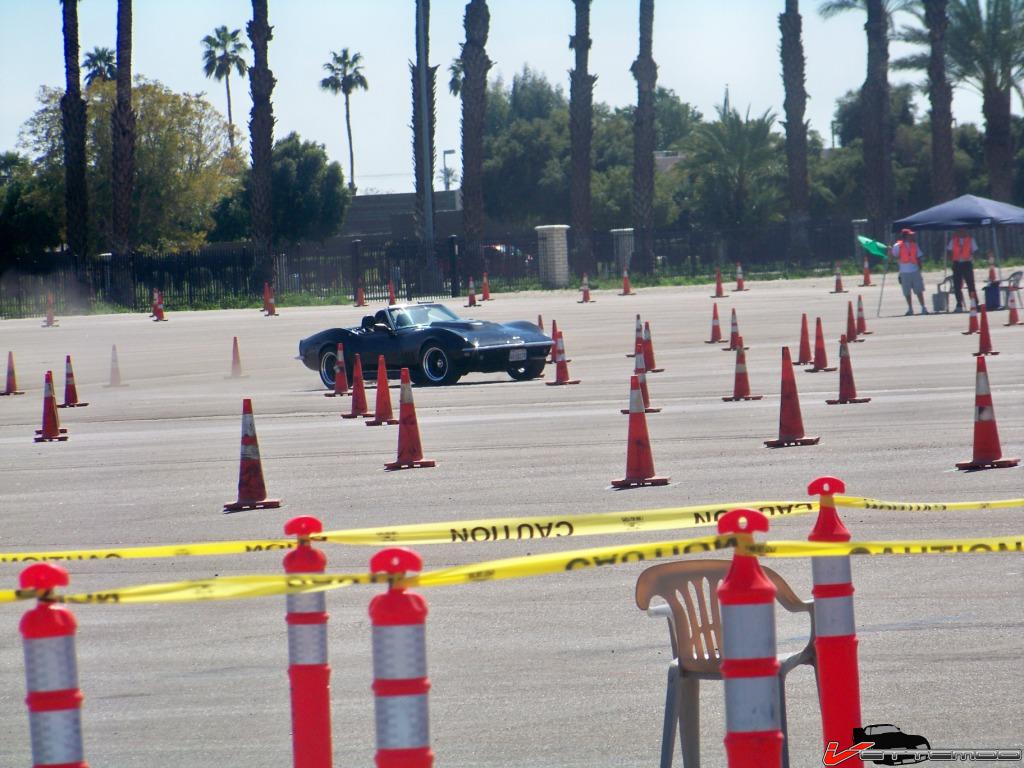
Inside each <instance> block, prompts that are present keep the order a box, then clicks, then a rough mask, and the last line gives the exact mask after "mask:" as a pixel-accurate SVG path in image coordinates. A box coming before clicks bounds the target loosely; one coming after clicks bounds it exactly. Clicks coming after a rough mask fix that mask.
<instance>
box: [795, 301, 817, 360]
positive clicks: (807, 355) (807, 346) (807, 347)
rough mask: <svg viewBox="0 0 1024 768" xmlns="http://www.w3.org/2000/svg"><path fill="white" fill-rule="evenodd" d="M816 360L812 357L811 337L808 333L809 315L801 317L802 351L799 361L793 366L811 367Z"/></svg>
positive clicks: (804, 314) (798, 357) (799, 354)
mask: <svg viewBox="0 0 1024 768" xmlns="http://www.w3.org/2000/svg"><path fill="white" fill-rule="evenodd" d="M813 362H814V360H813V358H812V357H811V337H810V335H809V334H808V333H807V313H806V312H804V313H803V315H802V316H801V317H800V351H799V353H798V355H797V360H796V362H795V363H793V365H810V364H811V363H813Z"/></svg>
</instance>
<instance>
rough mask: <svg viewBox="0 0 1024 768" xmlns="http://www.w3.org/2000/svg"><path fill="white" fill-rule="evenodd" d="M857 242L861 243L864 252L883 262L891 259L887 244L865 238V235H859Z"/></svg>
mask: <svg viewBox="0 0 1024 768" xmlns="http://www.w3.org/2000/svg"><path fill="white" fill-rule="evenodd" d="M857 240H858V242H860V244H861V246H862V247H863V248H864V250H865V251H867V252H868V253H870V254H871V255H872V256H877V257H878V258H880V259H882V260H883V261H887V260H888V259H889V246H887V245H886V244H885V243H880V242H878V241H877V240H872V239H871V238H870V237H864V235H857Z"/></svg>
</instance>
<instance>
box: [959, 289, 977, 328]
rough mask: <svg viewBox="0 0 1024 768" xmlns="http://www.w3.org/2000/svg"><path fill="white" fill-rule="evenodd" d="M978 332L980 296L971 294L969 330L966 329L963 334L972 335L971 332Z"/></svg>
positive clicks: (968, 319) (968, 318)
mask: <svg viewBox="0 0 1024 768" xmlns="http://www.w3.org/2000/svg"><path fill="white" fill-rule="evenodd" d="M978 332H979V327H978V297H977V296H971V312H970V314H969V315H968V316H967V330H966V331H964V332H963V333H962V334H961V336H970V335H971V334H973V333H978Z"/></svg>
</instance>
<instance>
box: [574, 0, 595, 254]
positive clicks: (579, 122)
mask: <svg viewBox="0 0 1024 768" xmlns="http://www.w3.org/2000/svg"><path fill="white" fill-rule="evenodd" d="M590 2H591V0H573V4H574V5H575V6H576V31H575V34H574V35H573V36H572V37H571V38H570V40H569V47H570V48H572V49H573V50H574V51H575V53H576V66H575V68H573V69H572V70H571V71H570V72H569V142H570V144H571V166H572V171H571V173H572V177H571V180H570V187H569V209H570V216H569V224H570V225H571V226H572V232H573V254H572V255H573V264H572V265H571V266H572V269H573V270H574V271H575V272H576V273H577V274H578V273H580V272H590V273H593V272H594V271H595V269H594V267H595V265H596V261H595V259H594V248H593V242H592V234H593V233H592V232H591V229H592V215H591V194H590V167H591V156H592V154H593V153H592V152H591V142H592V139H593V134H594V81H596V80H597V77H596V76H594V75H591V74H589V72H588V71H587V67H588V60H589V58H590V43H591V40H590Z"/></svg>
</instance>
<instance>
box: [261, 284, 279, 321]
mask: <svg viewBox="0 0 1024 768" xmlns="http://www.w3.org/2000/svg"><path fill="white" fill-rule="evenodd" d="M263 311H264V312H265V313H266V316H267V317H277V316H278V315H277V301H276V299H274V286H272V285H271V284H270V283H264V284H263Z"/></svg>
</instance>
